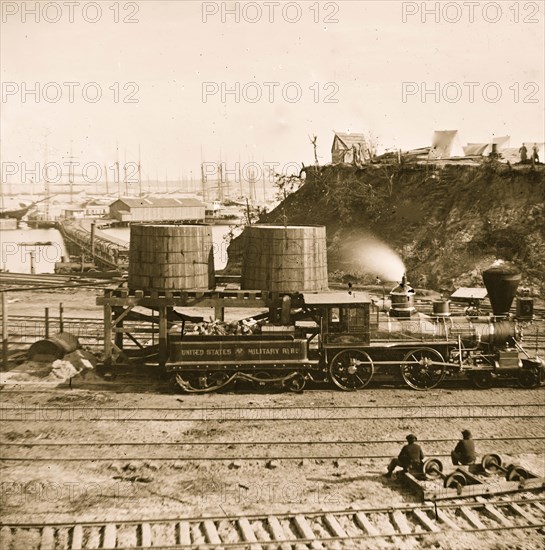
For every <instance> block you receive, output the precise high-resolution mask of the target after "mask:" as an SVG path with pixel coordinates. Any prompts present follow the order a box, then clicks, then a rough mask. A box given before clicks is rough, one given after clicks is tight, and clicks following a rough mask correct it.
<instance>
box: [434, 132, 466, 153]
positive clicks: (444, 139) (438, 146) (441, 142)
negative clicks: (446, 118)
mask: <svg viewBox="0 0 545 550" xmlns="http://www.w3.org/2000/svg"><path fill="white" fill-rule="evenodd" d="M429 156H430V158H436V159H445V158H451V157H463V156H464V150H463V148H462V144H461V143H460V138H459V137H458V130H436V131H435V132H434V133H433V140H432V143H431V149H430V155H429Z"/></svg>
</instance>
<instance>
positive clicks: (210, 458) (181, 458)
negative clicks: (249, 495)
mask: <svg viewBox="0 0 545 550" xmlns="http://www.w3.org/2000/svg"><path fill="white" fill-rule="evenodd" d="M225 445H226V446H227V445H229V443H226V444H225ZM394 454H396V453H388V454H380V455H379V454H376V455H339V453H336V454H331V455H309V454H304V455H286V456H277V455H267V456H223V455H222V456H202V455H199V456H166V457H165V456H133V457H130V456H118V457H115V456H114V457H112V456H106V457H100V456H98V457H93V456H83V457H82V456H79V457H59V456H51V457H43V456H42V457H21V456H17V457H5V456H1V457H0V462H51V461H54V462H105V461H106V462H107V461H110V462H113V461H123V462H127V461H134V462H138V461H143V460H146V461H157V462H168V461H173V462H203V461H208V462H225V461H250V460H256V461H258V460H278V461H280V460H304V459H309V460H358V459H362V460H373V459H379V458H380V459H386V458H392V455H394ZM433 456H434V457H441V458H450V456H451V455H450V453H446V454H443V453H433Z"/></svg>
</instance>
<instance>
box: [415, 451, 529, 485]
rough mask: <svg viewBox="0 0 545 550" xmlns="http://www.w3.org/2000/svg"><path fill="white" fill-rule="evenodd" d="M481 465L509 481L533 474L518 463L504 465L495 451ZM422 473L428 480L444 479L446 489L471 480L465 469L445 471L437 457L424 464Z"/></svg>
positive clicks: (485, 456) (489, 472) (484, 458)
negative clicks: (446, 472) (448, 472)
mask: <svg viewBox="0 0 545 550" xmlns="http://www.w3.org/2000/svg"><path fill="white" fill-rule="evenodd" d="M481 467H482V469H483V472H484V473H485V474H486V475H497V474H499V473H503V474H505V479H506V480H507V481H522V480H525V479H528V478H529V477H530V476H531V474H530V472H528V470H526V469H525V468H523V467H522V466H518V465H516V464H509V465H508V466H504V465H503V460H502V458H501V456H500V455H498V454H495V453H490V454H486V455H484V456H483V458H482V461H481ZM422 473H423V475H424V477H425V478H426V479H427V480H436V479H442V480H443V487H445V489H461V488H462V487H464V486H465V485H468V483H469V481H470V480H468V478H467V476H466V474H465V472H464V470H463V469H461V468H457V469H456V470H454V471H453V472H451V473H450V474H448V475H447V474H445V473H444V472H443V463H442V462H441V461H440V460H439V459H437V458H429V459H428V460H426V461H425V462H424V464H423V465H422Z"/></svg>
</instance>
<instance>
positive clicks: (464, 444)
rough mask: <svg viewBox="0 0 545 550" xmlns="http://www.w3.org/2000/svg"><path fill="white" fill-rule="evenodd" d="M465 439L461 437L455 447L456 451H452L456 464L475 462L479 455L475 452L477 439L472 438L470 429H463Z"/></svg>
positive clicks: (453, 461)
mask: <svg viewBox="0 0 545 550" xmlns="http://www.w3.org/2000/svg"><path fill="white" fill-rule="evenodd" d="M462 436H463V439H460V441H458V443H457V444H456V447H454V451H452V453H450V456H451V458H452V463H453V464H454V466H458V465H459V464H463V465H467V464H474V463H475V459H476V458H477V455H476V453H475V441H473V439H472V438H471V432H470V431H469V430H463V431H462Z"/></svg>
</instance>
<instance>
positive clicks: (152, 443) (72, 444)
mask: <svg viewBox="0 0 545 550" xmlns="http://www.w3.org/2000/svg"><path fill="white" fill-rule="evenodd" d="M458 440H459V438H454V437H452V438H442V439H419V440H418V441H419V443H443V442H451V443H452V442H453V441H458ZM543 440H545V436H528V437H525V436H516V437H480V438H473V441H492V442H498V441H543ZM404 442H405V439H368V440H362V441H357V440H356V441H212V442H210V441H195V442H193V443H183V442H171V441H165V442H161V441H148V442H146V441H143V442H134V441H130V442H121V443H119V442H116V441H112V442H103V441H94V442H89V441H85V442H82V443H77V442H73V441H70V442H66V443H63V442H59V441H53V442H46V441H43V442H42V441H41V442H38V443H30V442H29V443H27V442H24V441H23V442H21V443H15V442H13V441H0V445H2V446H4V447H139V446H143V445H148V446H152V447H160V446H165V447H187V446H190V447H197V446H206V447H212V446H218V447H219V446H225V445H235V446H243V445H262V446H267V445H386V444H399V443H404Z"/></svg>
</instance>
